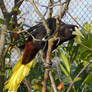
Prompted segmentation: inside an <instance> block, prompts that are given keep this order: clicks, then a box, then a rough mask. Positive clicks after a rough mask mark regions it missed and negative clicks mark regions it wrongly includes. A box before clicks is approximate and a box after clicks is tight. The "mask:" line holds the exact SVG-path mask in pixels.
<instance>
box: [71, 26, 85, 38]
mask: <svg viewBox="0 0 92 92" xmlns="http://www.w3.org/2000/svg"><path fill="white" fill-rule="evenodd" d="M72 34H73V35H76V36H80V37H82V38H85V37H84V36H83V34H82V33H81V32H80V30H79V29H78V28H77V27H75V31H73V32H72Z"/></svg>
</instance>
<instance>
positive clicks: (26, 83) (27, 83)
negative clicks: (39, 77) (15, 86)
mask: <svg viewBox="0 0 92 92" xmlns="http://www.w3.org/2000/svg"><path fill="white" fill-rule="evenodd" d="M23 83H24V84H25V85H26V87H27V89H28V92H32V89H31V84H30V82H29V80H27V79H26V78H25V79H24V81H23Z"/></svg>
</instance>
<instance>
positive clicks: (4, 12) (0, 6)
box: [0, 0, 8, 18]
mask: <svg viewBox="0 0 92 92" xmlns="http://www.w3.org/2000/svg"><path fill="white" fill-rule="evenodd" d="M0 8H1V10H2V13H3V16H4V18H6V17H7V14H8V12H7V9H6V7H5V4H4V0H0Z"/></svg>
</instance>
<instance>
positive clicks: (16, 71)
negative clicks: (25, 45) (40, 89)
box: [5, 55, 36, 92]
mask: <svg viewBox="0 0 92 92" xmlns="http://www.w3.org/2000/svg"><path fill="white" fill-rule="evenodd" d="M22 58H23V55H22V56H21V57H20V59H19V61H18V63H17V64H16V65H15V66H14V68H13V70H12V74H11V77H10V79H9V80H8V81H7V82H6V83H5V89H8V90H9V91H14V92H16V91H17V89H18V87H19V85H20V83H21V81H22V80H23V79H24V78H25V77H26V76H27V75H28V74H29V71H30V68H31V67H32V66H33V64H34V63H35V61H36V59H33V60H32V61H31V62H29V63H28V64H26V65H24V64H22Z"/></svg>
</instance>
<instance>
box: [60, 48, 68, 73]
mask: <svg viewBox="0 0 92 92" xmlns="http://www.w3.org/2000/svg"><path fill="white" fill-rule="evenodd" d="M59 53H60V54H59V57H60V59H61V60H62V63H63V64H64V66H65V67H66V69H67V71H68V72H69V73H70V64H69V60H68V58H67V57H66V55H65V54H64V52H63V51H62V50H59Z"/></svg>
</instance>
